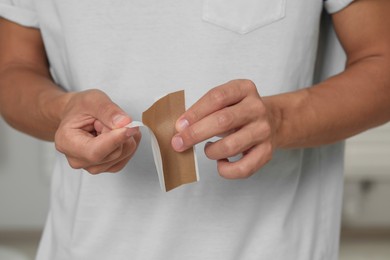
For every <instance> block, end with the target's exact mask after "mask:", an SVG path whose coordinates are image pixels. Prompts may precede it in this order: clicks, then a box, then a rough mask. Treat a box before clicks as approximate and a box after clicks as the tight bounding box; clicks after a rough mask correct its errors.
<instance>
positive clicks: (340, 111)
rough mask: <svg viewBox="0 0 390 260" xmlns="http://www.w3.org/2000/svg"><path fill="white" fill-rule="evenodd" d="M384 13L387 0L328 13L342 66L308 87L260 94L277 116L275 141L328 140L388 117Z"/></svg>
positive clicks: (388, 19) (389, 70)
mask: <svg viewBox="0 0 390 260" xmlns="http://www.w3.org/2000/svg"><path fill="white" fill-rule="evenodd" d="M389 13H390V2H389V1H387V0H375V1H372V0H360V1H356V2H355V3H353V4H351V5H350V6H349V7H348V8H346V9H345V10H342V11H341V12H339V13H336V14H334V15H333V21H334V24H335V29H336V32H337V34H338V37H339V39H340V41H341V43H342V45H343V47H344V49H345V51H346V53H347V58H348V60H347V68H346V70H345V71H344V72H343V73H341V74H339V75H337V76H335V77H332V78H330V79H328V80H326V81H324V82H323V83H321V84H318V85H316V86H314V87H312V88H307V89H305V90H302V91H299V92H295V93H290V94H286V95H279V96H274V97H269V98H266V99H265V100H266V103H268V104H269V105H270V107H271V108H275V110H273V111H274V112H275V113H276V115H275V116H274V118H278V123H277V135H276V140H277V142H276V143H277V146H278V147H308V146H316V145H321V144H328V143H332V142H336V141H339V140H342V139H345V138H347V137H350V136H353V135H355V134H357V133H360V132H362V131H364V130H367V129H369V128H372V127H375V126H378V125H380V124H383V123H385V122H387V121H389V120H390V29H389V28H390V16H389ZM292 100H294V102H291V101H292ZM282 119H283V120H282Z"/></svg>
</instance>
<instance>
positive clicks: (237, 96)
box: [176, 80, 256, 132]
mask: <svg viewBox="0 0 390 260" xmlns="http://www.w3.org/2000/svg"><path fill="white" fill-rule="evenodd" d="M253 89H256V86H255V85H254V84H253V82H251V81H249V80H233V81H229V82H228V83H226V84H223V85H221V86H218V87H216V88H213V89H211V90H210V91H209V92H207V93H206V94H205V95H204V96H203V97H201V98H200V99H199V100H198V101H197V102H196V103H195V104H194V105H192V106H191V107H190V108H189V109H188V110H187V111H186V112H185V113H184V114H183V115H182V116H180V117H179V119H178V120H177V122H176V130H177V131H178V132H180V131H182V130H183V129H184V128H186V127H187V126H188V125H191V124H193V123H195V122H198V121H199V120H201V119H202V118H204V117H205V116H207V115H209V114H211V113H214V112H215V111H218V110H220V109H222V108H224V107H227V106H231V105H233V104H236V103H238V102H239V101H241V100H242V99H244V98H245V97H246V96H247V94H248V92H249V91H252V90H253Z"/></svg>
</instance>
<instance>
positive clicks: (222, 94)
mask: <svg viewBox="0 0 390 260" xmlns="http://www.w3.org/2000/svg"><path fill="white" fill-rule="evenodd" d="M209 96H210V99H211V100H210V101H211V102H212V104H216V105H217V106H223V105H224V104H225V103H226V99H227V94H226V91H225V90H224V89H223V88H218V87H217V88H213V89H212V90H210V92H209Z"/></svg>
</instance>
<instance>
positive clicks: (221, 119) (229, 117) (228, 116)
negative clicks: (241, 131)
mask: <svg viewBox="0 0 390 260" xmlns="http://www.w3.org/2000/svg"><path fill="white" fill-rule="evenodd" d="M217 123H218V127H219V128H220V129H223V130H230V128H231V127H232V125H233V123H234V115H233V114H232V113H231V112H228V111H226V110H222V111H221V112H220V113H219V115H218V117H217Z"/></svg>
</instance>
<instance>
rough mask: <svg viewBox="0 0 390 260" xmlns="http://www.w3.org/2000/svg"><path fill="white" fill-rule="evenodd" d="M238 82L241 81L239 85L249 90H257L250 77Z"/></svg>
mask: <svg viewBox="0 0 390 260" xmlns="http://www.w3.org/2000/svg"><path fill="white" fill-rule="evenodd" d="M240 82H241V86H242V87H244V88H246V89H248V90H251V91H253V90H256V91H257V87H256V85H255V83H254V82H253V81H252V80H250V79H242V80H240Z"/></svg>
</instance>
